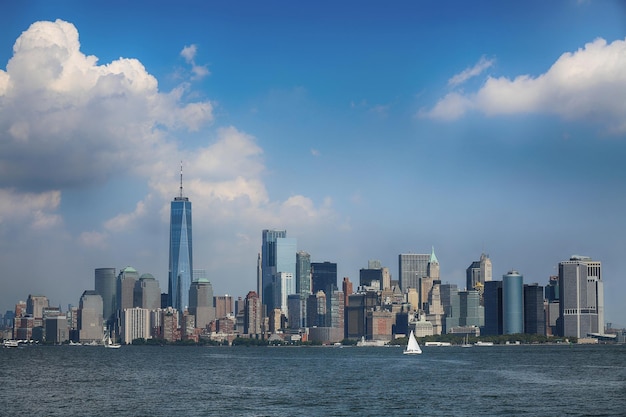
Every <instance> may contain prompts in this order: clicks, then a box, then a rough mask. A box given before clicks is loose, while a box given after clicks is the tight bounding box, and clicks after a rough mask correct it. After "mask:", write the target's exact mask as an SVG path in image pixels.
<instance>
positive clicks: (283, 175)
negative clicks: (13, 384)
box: [0, 1, 626, 326]
mask: <svg viewBox="0 0 626 417" xmlns="http://www.w3.org/2000/svg"><path fill="white" fill-rule="evenodd" d="M624 8H625V6H624V5H623V4H622V3H620V2H617V1H608V2H602V3H600V4H598V3H592V2H577V1H559V2H554V3H550V4H547V5H546V4H543V3H541V2H530V3H527V2H525V3H507V4H500V3H498V2H486V3H481V7H475V6H472V5H468V4H465V3H463V2H444V3H441V4H436V5H434V4H419V3H417V4H413V3H412V2H399V3H398V4H397V5H396V7H394V8H393V9H392V8H390V7H388V6H385V5H383V4H382V3H367V4H362V3H358V4H357V3H351V2H346V3H343V4H340V5H331V4H325V3H322V4H315V5H298V6H296V5H293V4H288V3H286V4H280V3H273V4H269V5H259V4H255V3H244V4H239V5H237V6H235V5H230V4H228V3H220V2H214V3H213V2H212V3H211V4H196V3H192V2H183V3H182V4H180V5H177V6H173V5H172V6H170V5H167V4H159V5H157V6H155V7H154V8H151V9H146V8H145V7H140V6H138V5H134V4H131V5H127V4H123V3H117V2H113V3H110V4H107V5H106V6H105V5H102V6H101V5H92V4H83V3H81V2H73V1H69V2H64V3H63V4H50V3H49V2H43V1H35V2H30V3H29V4H28V5H25V4H23V3H21V2H16V1H9V2H8V3H7V4H5V5H4V7H3V16H2V17H0V23H1V24H0V146H2V152H1V153H0V173H1V175H0V182H1V184H0V195H1V197H2V199H1V201H2V203H1V204H0V242H1V243H0V244H1V245H2V246H1V247H0V249H1V250H0V264H1V265H2V266H3V274H2V275H1V276H0V309H1V310H2V311H6V310H11V309H13V307H14V303H15V302H16V301H18V300H20V299H23V298H24V297H26V296H27V295H28V294H29V293H34V294H40V293H43V294H46V295H47V296H48V297H49V298H50V302H51V303H53V304H55V305H58V304H61V305H67V304H69V303H71V304H77V303H78V300H79V299H80V296H81V294H82V293H83V291H84V290H90V289H92V288H93V271H94V269H95V268H105V267H115V268H116V269H117V270H118V271H119V270H122V269H123V268H124V267H125V266H128V265H132V266H133V267H134V268H136V269H137V270H139V271H142V272H149V273H151V274H153V275H154V277H155V278H156V279H157V280H158V281H159V283H160V286H161V288H162V289H165V288H167V287H168V285H167V284H168V276H167V275H168V272H167V271H168V243H167V242H168V223H169V208H170V202H171V199H172V196H173V195H175V194H176V190H177V188H178V186H177V183H178V175H177V174H178V172H177V171H178V165H179V163H180V161H181V160H182V161H183V163H184V165H185V173H186V174H185V175H186V182H185V189H186V193H185V194H186V195H187V196H188V197H189V199H190V200H192V201H193V204H194V230H193V234H194V242H193V246H194V251H193V257H194V259H193V263H194V266H193V267H194V268H199V269H204V270H206V271H207V277H208V279H209V280H210V281H211V283H212V285H213V289H214V292H215V294H225V293H228V294H233V295H238V296H242V297H243V296H245V294H247V293H248V291H250V290H254V289H255V287H256V262H257V258H258V252H259V238H258V236H259V232H260V231H261V230H264V229H281V230H288V231H289V236H290V237H292V238H295V239H297V250H302V251H306V252H307V253H309V254H310V255H311V261H312V262H325V261H330V262H334V263H337V269H338V271H337V275H338V278H339V280H341V279H342V278H343V277H344V276H348V277H350V279H351V280H352V282H356V281H358V274H359V270H360V269H361V268H365V267H366V266H367V262H368V260H370V259H379V260H380V261H381V264H382V265H383V266H386V267H389V268H390V271H391V274H392V278H393V279H399V277H398V271H397V269H396V267H395V265H396V264H397V259H398V254H405V253H416V254H425V253H430V248H431V246H434V248H435V250H436V253H437V258H438V260H439V262H440V263H441V265H440V277H441V280H442V281H443V282H450V283H454V284H457V285H459V287H464V286H465V280H466V269H467V267H468V265H470V264H471V263H472V262H473V261H475V260H477V259H478V256H479V255H480V254H481V253H487V254H489V258H490V260H491V261H492V263H493V265H492V266H493V277H501V276H502V275H504V274H506V273H507V272H508V271H510V270H512V269H514V270H517V271H519V272H520V274H522V275H523V276H524V282H525V283H533V282H538V283H541V284H545V283H546V282H547V281H548V277H549V276H551V275H557V273H558V264H559V262H561V261H563V260H566V259H569V258H570V256H572V255H575V254H581V255H585V256H590V257H591V258H593V259H598V260H600V261H602V265H603V285H604V292H605V305H606V311H605V312H604V314H605V319H606V321H608V322H613V323H617V324H620V325H621V326H625V325H626V306H624V305H623V303H621V299H622V298H623V295H624V294H625V293H626V283H625V282H623V280H622V279H621V276H622V272H621V270H620V265H621V262H620V261H621V255H622V253H624V251H626V241H625V239H624V237H623V228H624V226H625V222H624V220H623V218H622V213H621V207H623V206H624V203H625V202H626V201H625V200H626V196H624V195H623V193H620V189H621V187H620V186H623V185H624V183H625V181H626V168H625V167H624V166H623V164H622V162H621V158H620V156H621V155H624V154H626V127H625V126H624V124H623V123H624V122H623V120H624V116H625V113H626V109H625V108H624V105H623V98H622V97H621V95H620V94H618V92H620V91H624V88H626V76H625V75H624V74H626V58H624V57H625V56H626V54H625V52H624V51H626V18H625V17H624V16H626V10H625V9H624ZM116 9H123V10H124V13H120V14H117V13H111V12H110V10H116ZM103 16H106V18H103ZM57 19H60V20H57ZM31 25H33V26H31ZM111 28H115V30H114V31H112V30H111ZM581 98H582V99H581ZM187 181H188V182H187ZM18 277H19V279H18Z"/></svg>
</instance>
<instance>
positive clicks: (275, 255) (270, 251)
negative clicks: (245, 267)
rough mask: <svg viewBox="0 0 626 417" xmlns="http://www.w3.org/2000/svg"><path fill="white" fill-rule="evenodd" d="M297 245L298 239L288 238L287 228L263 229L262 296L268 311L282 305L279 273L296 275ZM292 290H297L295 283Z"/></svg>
mask: <svg viewBox="0 0 626 417" xmlns="http://www.w3.org/2000/svg"><path fill="white" fill-rule="evenodd" d="M296 246H297V241H296V239H293V238H287V231H286V230H263V233H262V245H261V287H262V288H260V290H261V295H260V298H261V300H262V302H263V304H264V305H265V306H266V308H267V311H268V312H269V311H271V310H273V309H274V308H277V307H280V304H279V300H281V299H282V294H280V291H281V288H280V284H281V280H280V275H279V274H280V273H281V272H283V273H286V274H291V276H292V279H293V277H295V276H296ZM291 291H292V293H294V292H295V285H294V286H293V290H291ZM287 295H289V293H287V294H286V296H287ZM286 296H285V299H286Z"/></svg>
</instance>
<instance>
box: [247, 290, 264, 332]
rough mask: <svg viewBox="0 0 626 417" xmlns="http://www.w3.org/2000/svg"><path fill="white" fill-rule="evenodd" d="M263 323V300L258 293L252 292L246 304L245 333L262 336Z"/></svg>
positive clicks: (249, 293)
mask: <svg viewBox="0 0 626 417" xmlns="http://www.w3.org/2000/svg"><path fill="white" fill-rule="evenodd" d="M262 321H263V313H262V305H261V300H260V299H259V296H258V295H257V293H256V292H254V291H250V292H248V295H246V300H245V302H244V319H243V333H244V334H247V335H260V334H261V323H262Z"/></svg>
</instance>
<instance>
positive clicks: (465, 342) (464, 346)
mask: <svg viewBox="0 0 626 417" xmlns="http://www.w3.org/2000/svg"><path fill="white" fill-rule="evenodd" d="M461 347H462V348H471V347H472V345H470V344H469V342H468V341H467V335H465V341H464V342H463V344H462V345H461Z"/></svg>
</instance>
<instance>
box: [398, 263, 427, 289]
mask: <svg viewBox="0 0 626 417" xmlns="http://www.w3.org/2000/svg"><path fill="white" fill-rule="evenodd" d="M429 262H430V255H428V254H417V253H402V254H400V255H398V277H399V279H400V288H402V292H404V293H406V292H408V291H409V288H417V289H418V292H419V288H420V279H421V278H423V277H426V276H428V263H429Z"/></svg>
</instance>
